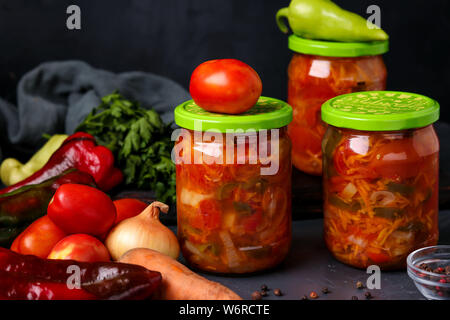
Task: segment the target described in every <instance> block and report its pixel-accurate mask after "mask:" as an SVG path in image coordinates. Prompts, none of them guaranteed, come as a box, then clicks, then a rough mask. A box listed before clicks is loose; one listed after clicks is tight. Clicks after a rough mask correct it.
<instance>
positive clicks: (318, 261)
mask: <svg viewBox="0 0 450 320" xmlns="http://www.w3.org/2000/svg"><path fill="white" fill-rule="evenodd" d="M322 223H323V220H322V219H316V220H304V221H294V222H293V240H292V248H291V251H290V253H289V256H288V257H287V259H286V260H285V262H284V263H283V264H282V265H280V266H279V267H277V268H276V269H274V270H272V271H269V272H265V273H262V274H257V275H251V276H245V277H244V276H241V277H223V276H214V275H209V274H203V275H204V276H205V277H206V278H208V279H211V280H214V281H218V282H220V283H222V284H224V285H225V286H227V287H229V288H230V289H232V290H234V291H235V292H237V293H238V294H239V295H241V297H242V298H244V299H250V298H251V294H252V292H254V291H255V290H258V289H259V288H260V286H261V285H262V284H266V285H267V286H268V287H269V288H272V289H275V288H279V289H281V291H282V292H283V293H284V295H283V296H282V297H277V296H275V295H274V294H273V291H270V292H269V295H268V296H267V297H266V298H264V299H267V300H270V299H289V300H298V299H300V298H301V297H302V296H303V295H309V293H310V292H311V291H315V292H317V294H318V295H319V296H320V297H319V299H326V300H349V299H351V298H352V296H357V297H358V298H359V299H365V297H364V293H365V292H366V291H370V293H371V295H372V296H373V297H374V299H389V300H391V299H392V300H398V299H400V300H413V299H424V297H423V296H422V295H421V294H420V293H419V291H418V290H417V289H416V287H415V285H414V283H413V281H412V280H411V279H410V278H409V277H408V275H407V273H406V270H405V271H391V272H387V271H386V272H383V271H382V272H381V289H379V290H378V289H373V290H366V289H364V290H358V289H356V282H357V281H362V282H363V284H365V283H366V281H367V278H368V277H369V276H370V275H369V274H367V273H366V271H365V270H360V269H355V268H352V267H349V266H346V265H344V264H342V263H340V262H338V261H337V260H336V259H334V258H333V257H332V256H331V254H330V253H329V252H328V250H327V248H326V247H325V244H324V241H323V240H322ZM439 223H440V224H439V228H440V241H439V242H440V244H449V243H450V211H441V213H440V221H439ZM323 287H327V288H328V289H329V290H330V293H329V294H326V295H325V294H322V292H321V290H322V288H323Z"/></svg>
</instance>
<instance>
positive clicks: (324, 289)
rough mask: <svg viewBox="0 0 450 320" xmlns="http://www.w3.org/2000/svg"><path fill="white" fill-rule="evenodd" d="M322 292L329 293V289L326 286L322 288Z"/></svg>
mask: <svg viewBox="0 0 450 320" xmlns="http://www.w3.org/2000/svg"><path fill="white" fill-rule="evenodd" d="M322 293H324V294H327V293H330V290H328V288H327V287H325V288H322Z"/></svg>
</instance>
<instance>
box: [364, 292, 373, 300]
mask: <svg viewBox="0 0 450 320" xmlns="http://www.w3.org/2000/svg"><path fill="white" fill-rule="evenodd" d="M364 295H365V296H366V299H371V298H372V295H371V294H370V292H368V291H367V292H366V293H365V294H364Z"/></svg>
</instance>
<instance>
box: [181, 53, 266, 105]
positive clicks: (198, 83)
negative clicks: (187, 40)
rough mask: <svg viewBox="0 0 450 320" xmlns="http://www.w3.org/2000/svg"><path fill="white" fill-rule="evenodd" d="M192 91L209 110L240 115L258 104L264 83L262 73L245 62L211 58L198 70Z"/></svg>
mask: <svg viewBox="0 0 450 320" xmlns="http://www.w3.org/2000/svg"><path fill="white" fill-rule="evenodd" d="M189 91H190V93H191V96H192V99H194V101H195V103H196V104H197V105H199V106H200V107H202V108H203V109H205V110H208V111H211V112H219V113H229V114H239V113H243V112H245V111H247V110H249V109H250V108H252V107H253V106H254V105H255V104H256V102H257V101H258V98H259V97H260V96H261V92H262V82H261V79H260V77H259V75H258V73H256V71H255V70H253V69H252V68H251V67H250V66H249V65H247V64H245V63H243V62H242V61H239V60H236V59H220V60H211V61H206V62H204V63H202V64H201V65H199V66H198V67H197V68H196V69H195V70H194V72H193V73H192V76H191V82H190V85H189Z"/></svg>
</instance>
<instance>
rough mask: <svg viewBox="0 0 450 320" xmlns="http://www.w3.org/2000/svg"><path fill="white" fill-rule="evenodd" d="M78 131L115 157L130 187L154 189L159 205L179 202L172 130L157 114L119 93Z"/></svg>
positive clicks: (106, 97) (89, 116)
mask: <svg viewBox="0 0 450 320" xmlns="http://www.w3.org/2000/svg"><path fill="white" fill-rule="evenodd" d="M77 131H83V132H87V133H90V134H92V135H93V136H94V137H95V138H96V139H97V143H98V144H100V145H103V146H105V147H107V148H109V149H110V150H111V151H112V152H113V153H114V156H115V158H116V161H117V165H118V167H119V168H120V169H121V170H122V172H123V173H124V175H125V183H126V185H128V186H131V187H137V188H139V189H151V190H153V191H155V192H156V196H157V197H158V200H159V201H162V202H170V203H174V202H175V196H176V192H175V164H174V163H173V162H172V160H171V151H172V147H173V142H172V141H171V138H170V137H171V128H170V124H164V122H163V121H162V120H161V117H160V116H159V114H158V113H157V112H156V111H155V110H153V109H144V108H142V107H140V106H139V104H138V103H136V102H132V101H129V100H127V99H125V98H124V97H123V96H122V95H120V94H119V93H117V92H115V93H112V94H110V95H108V96H105V97H103V98H102V103H101V104H100V105H99V106H98V107H97V108H95V109H94V110H92V112H91V113H90V114H89V115H88V116H87V117H86V118H85V119H84V121H83V122H82V123H81V124H80V125H79V126H78V128H77Z"/></svg>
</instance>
